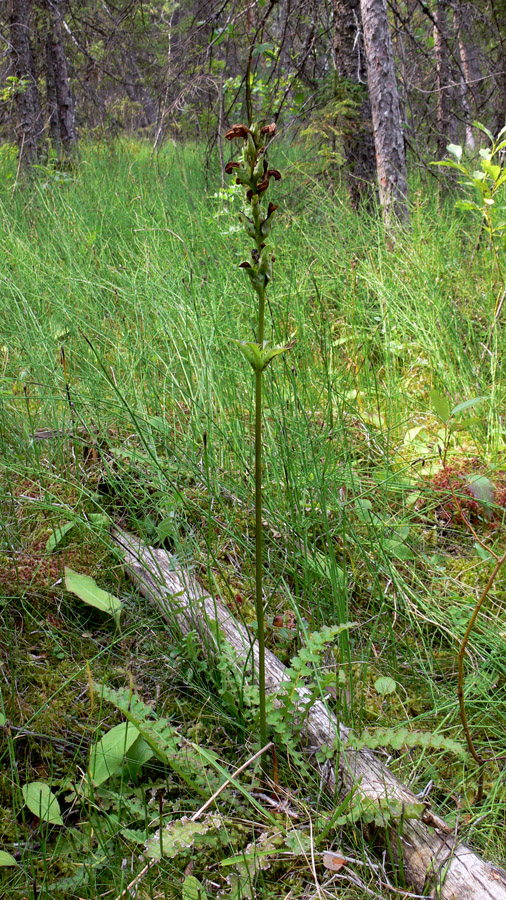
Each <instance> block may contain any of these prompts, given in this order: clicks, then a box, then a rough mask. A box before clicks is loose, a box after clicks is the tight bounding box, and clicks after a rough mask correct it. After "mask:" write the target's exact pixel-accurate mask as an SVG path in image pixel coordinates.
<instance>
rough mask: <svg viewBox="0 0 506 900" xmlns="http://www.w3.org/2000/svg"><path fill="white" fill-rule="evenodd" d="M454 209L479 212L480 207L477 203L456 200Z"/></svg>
mask: <svg viewBox="0 0 506 900" xmlns="http://www.w3.org/2000/svg"><path fill="white" fill-rule="evenodd" d="M455 209H465V210H466V211H467V210H474V211H476V210H478V211H479V210H480V207H479V206H478V204H477V203H472V202H471V201H470V200H456V201H455Z"/></svg>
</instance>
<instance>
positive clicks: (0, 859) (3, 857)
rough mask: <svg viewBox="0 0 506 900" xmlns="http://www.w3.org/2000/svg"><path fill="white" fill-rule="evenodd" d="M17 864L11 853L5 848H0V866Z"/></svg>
mask: <svg viewBox="0 0 506 900" xmlns="http://www.w3.org/2000/svg"><path fill="white" fill-rule="evenodd" d="M17 865H19V863H18V861H17V859H14V857H13V856H12V854H11V853H7V850H0V866H17Z"/></svg>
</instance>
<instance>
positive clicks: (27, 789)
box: [22, 781, 63, 825]
mask: <svg viewBox="0 0 506 900" xmlns="http://www.w3.org/2000/svg"><path fill="white" fill-rule="evenodd" d="M22 793H23V800H24V801H25V803H26V805H27V807H28V809H29V810H30V812H32V813H33V814H34V816H38V818H39V819H41V820H42V821H44V822H47V823H48V824H49V825H63V819H62V817H61V815H60V804H59V803H58V800H57V799H56V797H55V795H54V794H53V792H52V791H51V788H50V787H49V785H48V784H44V782H42V781H32V782H30V784H24V785H23V788H22Z"/></svg>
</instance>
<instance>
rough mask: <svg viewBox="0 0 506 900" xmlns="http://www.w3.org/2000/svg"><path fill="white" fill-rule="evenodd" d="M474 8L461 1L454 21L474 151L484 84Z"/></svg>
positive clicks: (468, 139)
mask: <svg viewBox="0 0 506 900" xmlns="http://www.w3.org/2000/svg"><path fill="white" fill-rule="evenodd" d="M472 12H473V11H472V8H471V7H470V5H469V4H468V3H462V2H460V0H457V2H456V3H455V4H454V7H453V20H454V23H455V31H456V33H457V38H458V46H459V59H460V65H461V69H462V76H463V77H462V79H461V85H462V106H463V110H464V116H465V120H466V146H467V147H468V148H469V149H470V150H471V151H472V150H474V148H475V139H474V133H473V129H472V122H473V121H474V120H475V119H479V118H480V107H481V96H482V82H481V68H480V61H479V58H478V53H477V51H476V47H475V42H474V38H473V37H472V35H471V31H470V28H469V25H470V22H472Z"/></svg>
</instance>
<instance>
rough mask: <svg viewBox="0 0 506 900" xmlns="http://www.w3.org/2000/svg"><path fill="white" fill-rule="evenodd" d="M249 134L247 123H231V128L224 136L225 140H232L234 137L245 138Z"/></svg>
mask: <svg viewBox="0 0 506 900" xmlns="http://www.w3.org/2000/svg"><path fill="white" fill-rule="evenodd" d="M248 134H250V130H249V128H248V126H247V125H232V128H229V130H228V131H227V132H226V134H225V137H226V139H227V141H233V140H234V138H244V139H246V138H247V137H248Z"/></svg>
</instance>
